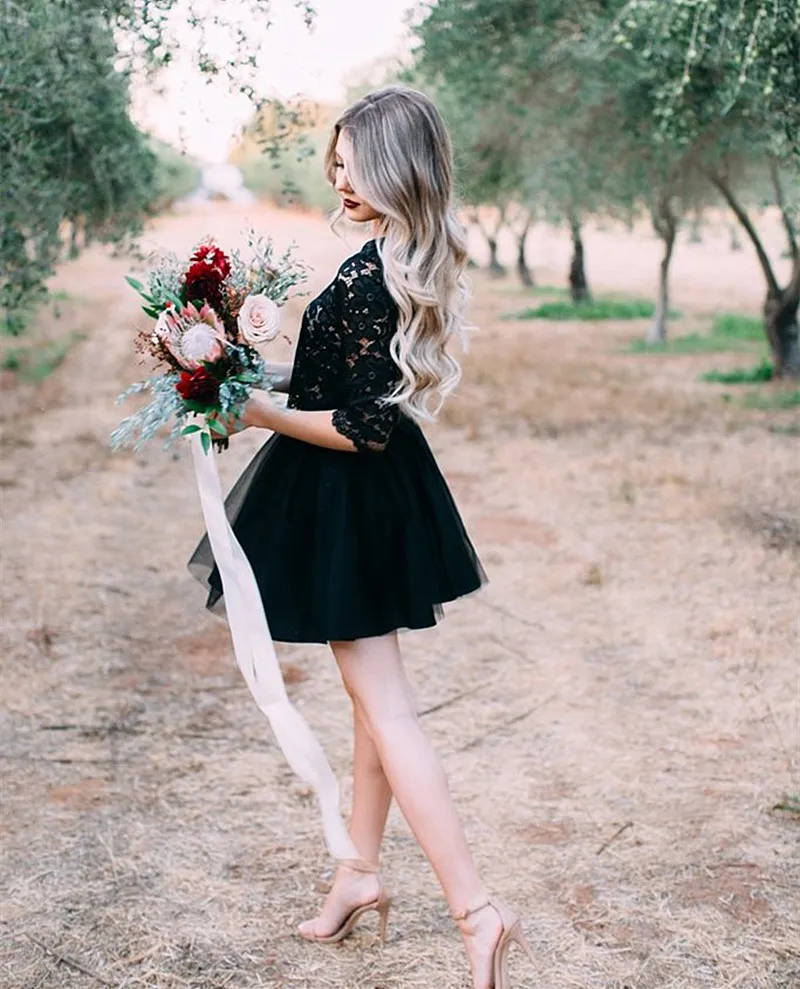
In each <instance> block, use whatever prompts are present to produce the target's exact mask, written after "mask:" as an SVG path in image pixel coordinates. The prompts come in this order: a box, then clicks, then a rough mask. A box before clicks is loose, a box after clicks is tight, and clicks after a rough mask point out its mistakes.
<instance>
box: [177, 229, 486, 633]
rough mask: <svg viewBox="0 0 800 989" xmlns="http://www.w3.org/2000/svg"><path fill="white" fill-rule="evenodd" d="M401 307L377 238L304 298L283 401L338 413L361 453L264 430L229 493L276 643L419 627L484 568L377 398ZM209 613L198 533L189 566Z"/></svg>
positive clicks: (216, 583)
mask: <svg viewBox="0 0 800 989" xmlns="http://www.w3.org/2000/svg"><path fill="white" fill-rule="evenodd" d="M396 324H397V308H396V306H395V303H394V300H393V299H392V297H391V295H390V294H389V291H388V289H387V288H386V286H385V284H384V281H383V267H382V264H381V259H380V256H379V254H378V249H377V245H376V242H375V241H374V240H371V241H368V242H367V244H365V246H364V247H363V248H362V250H361V251H360V252H359V253H358V254H355V255H354V256H353V257H351V258H348V260H347V261H345V262H344V264H342V266H341V267H340V269H339V272H338V274H337V276H336V278H335V279H334V280H333V282H331V284H330V285H328V287H327V288H326V289H324V290H323V291H322V293H321V294H320V295H318V296H317V298H316V299H314V300H313V301H312V302H311V303H309V305H308V307H307V309H306V311H305V314H304V316H303V322H302V326H301V330H300V337H299V340H298V344H297V352H296V355H295V363H294V369H293V373H292V380H291V385H290V389H289V401H288V404H289V406H290V407H291V408H296V409H310V410H313V409H321V410H329V409H334V410H335V412H334V414H333V423H334V426H335V427H336V429H337V430H338V431H339V432H340V433H342V434H343V435H344V436H347V437H348V438H349V439H351V440H352V441H353V443H354V444H355V446H356V447H357V450H358V452H357V453H350V452H344V451H338V450H329V449H326V448H324V447H320V446H315V445H313V444H311V443H305V442H303V441H301V440H296V439H290V438H289V437H286V436H282V435H279V434H275V435H273V436H272V437H271V438H270V439H269V440H268V441H267V442H266V443H265V444H264V446H263V447H262V448H261V449H260V450H259V452H258V453H257V454H256V456H255V457H254V458H253V460H252V461H251V462H250V464H249V465H248V467H247V468H246V469H245V470H244V472H243V473H242V475H241V477H240V478H239V479H238V481H237V482H236V484H235V485H234V487H233V489H232V491H231V493H230V495H229V496H228V498H227V501H226V506H227V510H228V515H229V518H230V519H231V522H232V525H233V530H234V532H235V533H236V536H237V538H238V539H239V542H240V543H241V544H242V547H243V549H244V551H245V553H246V554H247V557H248V559H249V560H250V563H251V565H252V567H253V571H254V573H255V577H256V581H257V582H258V586H259V589H260V591H261V596H262V599H263V602H264V610H265V612H266V615H267V620H268V622H269V626H270V630H271V632H272V636H273V638H274V639H275V640H276V641H278V642H323V643H324V642H328V641H336V640H351V639H361V638H366V637H368V636H374V635H383V634H385V633H386V632H390V631H392V630H394V629H411V628H427V627H429V626H431V625H434V624H435V623H436V620H437V619H438V618H439V617H440V616H441V611H442V609H441V605H442V604H443V603H444V602H446V601H452V600H454V599H455V598H457V597H460V596H461V595H464V594H468V593H469V592H471V591H474V590H476V589H477V588H478V587H480V585H481V584H482V583H483V580H484V579H485V578H484V573H483V570H482V568H481V565H480V562H479V561H478V558H477V556H476V554H475V550H474V549H473V547H472V544H471V543H470V541H469V537H468V536H467V533H466V530H465V529H464V525H463V523H462V521H461V518H460V516H459V513H458V509H457V508H456V505H455V502H454V501H453V498H452V496H451V494H450V491H449V490H448V487H447V484H446V483H445V480H444V478H443V477H442V475H441V473H440V471H439V469H438V467H437V465H436V461H435V460H434V457H433V454H432V453H431V451H430V449H429V447H428V444H427V442H426V441H425V438H424V436H423V435H422V432H421V431H420V429H419V427H418V426H417V425H416V423H414V422H413V421H412V420H411V419H410V418H409V417H408V416H406V415H404V414H403V413H402V412H400V411H399V410H398V408H397V406H396V405H387V404H385V403H384V402H382V401H381V400H382V399H383V398H384V397H385V396H386V395H387V394H388V393H389V392H390V391H391V390H392V387H393V386H394V384H395V382H396V381H397V379H398V377H399V371H398V368H397V366H396V364H395V363H394V361H393V359H392V357H391V354H390V351H389V344H390V342H391V339H392V337H393V336H394V333H395V330H396ZM189 568H190V570H191V572H192V573H193V574H194V575H195V576H196V577H197V578H198V579H199V580H201V581H202V582H203V583H205V585H206V586H207V587H208V589H209V595H208V600H207V604H206V606H207V607H208V608H210V609H212V610H219V605H220V603H221V598H222V588H221V584H220V580H219V574H218V572H217V569H216V567H215V565H214V559H213V556H212V554H211V549H210V546H209V543H208V538H207V537H205V538H203V540H202V541H201V543H200V544H199V546H198V547H197V549H196V550H195V552H194V554H193V555H192V557H191V559H190V561H189Z"/></svg>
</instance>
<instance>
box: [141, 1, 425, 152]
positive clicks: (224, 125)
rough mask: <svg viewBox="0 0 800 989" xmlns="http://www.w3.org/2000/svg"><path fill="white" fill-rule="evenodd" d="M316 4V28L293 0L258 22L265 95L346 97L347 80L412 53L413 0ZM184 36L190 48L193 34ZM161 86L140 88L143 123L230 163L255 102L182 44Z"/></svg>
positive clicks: (230, 4)
mask: <svg viewBox="0 0 800 989" xmlns="http://www.w3.org/2000/svg"><path fill="white" fill-rule="evenodd" d="M195 2H196V4H197V2H198V0H195ZM312 2H313V6H314V7H315V9H316V12H317V16H316V19H315V23H314V26H313V28H312V29H311V30H310V31H309V29H308V28H307V27H306V25H305V23H304V20H303V16H302V13H301V12H300V11H299V10H297V9H296V8H295V7H294V4H293V3H292V0H272V4H271V10H270V16H271V19H272V23H271V25H270V26H269V27H268V28H266V27H265V26H263V25H257V24H254V25H253V26H252V30H253V32H255V33H254V34H253V40H254V41H256V42H257V44H258V51H259V71H258V74H257V76H256V88H257V91H258V92H259V93H260V94H263V95H264V96H274V97H279V98H282V99H285V98H288V97H292V96H295V95H301V94H302V95H305V96H309V97H311V98H313V99H316V100H320V101H325V102H332V103H336V102H342V101H344V99H345V94H346V89H347V85H348V83H349V82H352V81H353V80H355V79H358V78H359V77H362V76H363V75H364V74H365V73H367V72H368V71H369V67H370V66H371V65H372V66H374V65H375V63H376V62H378V61H380V60H383V59H391V58H393V57H402V56H403V55H404V54H405V53H407V51H408V48H409V39H408V31H407V28H406V26H405V23H404V17H405V15H406V12H407V11H408V10H410V9H412V8H414V7H415V6H416V3H415V2H414V0H312ZM199 4H200V6H201V7H202V6H203V5H205V6H206V7H207V8H214V7H217V8H219V7H221V6H222V5H223V4H224V6H225V8H227V9H226V14H227V13H228V11H229V10H230V9H234V10H235V0H199ZM180 30H181V28H180V27H178V36H179V37H180ZM262 38H263V41H262ZM186 40H187V49H188V47H189V44H188V42H189V39H188V36H186ZM220 51H224V45H223V46H222V47H221V48H220ZM161 88H162V89H163V92H162V93H161V94H156V93H154V92H153V90H152V89H150V88H149V87H147V88H145V87H143V86H141V85H140V86H138V87H135V89H134V113H135V116H136V118H137V120H138V121H139V123H140V124H141V125H142V126H143V127H144V128H145V129H146V130H148V131H150V132H151V133H153V134H155V135H156V136H157V137H160V138H162V139H163V140H166V141H168V143H170V144H173V145H176V146H178V147H180V148H181V149H182V150H185V151H186V152H187V153H188V154H190V155H192V156H194V157H197V158H199V159H200V160H201V161H207V162H222V161H225V160H226V158H227V155H228V153H229V151H230V149H231V146H232V144H233V143H234V141H235V137H236V134H237V133H238V131H239V129H240V128H241V127H242V125H243V124H245V123H246V122H247V120H248V119H249V117H250V115H251V113H252V108H251V106H250V104H249V102H248V101H247V100H246V99H245V98H244V97H242V96H241V95H234V94H232V93H231V92H230V91H229V90H228V88H227V86H226V84H225V83H224V82H222V81H221V80H218V81H215V82H213V83H212V84H210V85H209V84H208V83H207V81H206V80H205V79H204V78H203V77H202V76H201V75H200V73H199V72H198V70H196V69H195V68H193V66H192V65H191V61H190V59H189V57H188V52H187V53H182V52H181V51H180V49H179V50H178V51H177V52H176V53H175V59H174V63H173V65H172V66H171V67H170V68H169V69H168V70H167V71H166V72H165V74H164V76H163V79H162V81H161Z"/></svg>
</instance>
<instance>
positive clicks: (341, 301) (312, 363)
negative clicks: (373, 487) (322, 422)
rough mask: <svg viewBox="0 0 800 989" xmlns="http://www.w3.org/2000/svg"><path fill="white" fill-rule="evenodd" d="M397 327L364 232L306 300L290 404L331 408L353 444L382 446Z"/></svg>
mask: <svg viewBox="0 0 800 989" xmlns="http://www.w3.org/2000/svg"><path fill="white" fill-rule="evenodd" d="M396 328H397V306H396V305H395V302H394V300H393V299H392V297H391V295H390V294H389V291H388V289H387V288H386V286H385V284H384V282H383V266H382V264H381V259H380V257H379V255H378V248H377V245H376V243H375V241H374V240H370V241H368V242H367V243H366V244H365V245H364V247H363V248H362V249H361V250H360V251H359V253H358V254H354V255H353V257H351V258H348V259H347V260H346V261H345V262H344V264H342V266H341V267H340V268H339V272H338V274H337V275H336V278H335V279H334V280H333V281H332V282H331V284H330V285H328V287H327V288H325V289H323V291H322V292H321V293H320V294H319V295H318V296H317V297H316V299H314V300H312V301H311V302H310V303H309V304H308V307H307V308H306V311H305V313H304V315H303V322H302V325H301V328H300V337H299V339H298V342H297V353H296V354H295V360H294V369H293V371H292V380H291V384H290V387H289V402H288V404H289V406H290V408H294V409H308V410H322V409H325V410H327V409H333V410H334V413H333V425H334V426H335V428H336V429H337V430H338V432H340V433H341V434H342V435H343V436H346V437H347V438H348V439H350V440H352V442H353V443H354V444H355V446H356V448H357V449H358V450H360V451H364V450H383V449H385V447H386V444H387V443H388V441H389V436H390V434H391V431H392V428H393V427H394V425H395V423H396V422H397V418H398V415H399V410H398V408H397V406H396V405H387V404H386V403H385V402H384V401H383V399H384V398H385V397H386V395H388V394H389V392H390V391H391V390H392V388H393V386H394V384H395V382H396V381H397V379H398V377H399V375H400V372H399V370H398V367H397V365H396V364H395V363H394V361H393V360H392V356H391V354H390V352H389V344H390V343H391V340H392V337H393V336H394V334H395V330H396Z"/></svg>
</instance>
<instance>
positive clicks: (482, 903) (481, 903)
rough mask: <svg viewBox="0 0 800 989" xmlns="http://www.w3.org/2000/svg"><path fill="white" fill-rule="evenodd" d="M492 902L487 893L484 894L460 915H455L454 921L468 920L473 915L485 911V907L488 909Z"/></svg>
mask: <svg viewBox="0 0 800 989" xmlns="http://www.w3.org/2000/svg"><path fill="white" fill-rule="evenodd" d="M491 902H492V901H491V898H490V897H489V896H487V895H486V893H483V894H482V895H481V897H480V898H479V899H476V900H474V901H473V902H472V903H470V904H468V905H467V906H466V907H465V908H464V909H463V910H461V911H460V912H459V913H454V914H453V920H456V921H460V920H466V919H467V917H469V916H470V915H471V914H473V913H477V912H478V911H479V910H483V908H484V907H488V906H489V904H490V903H491Z"/></svg>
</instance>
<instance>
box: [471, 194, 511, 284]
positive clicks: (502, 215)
mask: <svg viewBox="0 0 800 989" xmlns="http://www.w3.org/2000/svg"><path fill="white" fill-rule="evenodd" d="M497 209H498V215H497V223H496V224H495V225H494V227H493V228H491V229H488V230H487V229H486V227H485V226H484V225H483V223H481V220H480V217H479V216H478V213H477V211H476V214H475V222H476V224H477V225H478V228H479V229H480V231H481V233H482V234H483V236H484V237H485V238H486V243H487V244H488V245H489V274H490V275H491V276H492V278H502V277H503V276H504V275H505V273H506V269H505V268H504V267H503V266H502V264H500V260H499V258H498V257H497V235H498V234H499V233H500V230H501V229H502V227H503V224H504V223H505V222H506V210H507V209H508V206H502V207H500V206H498V208H497Z"/></svg>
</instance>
